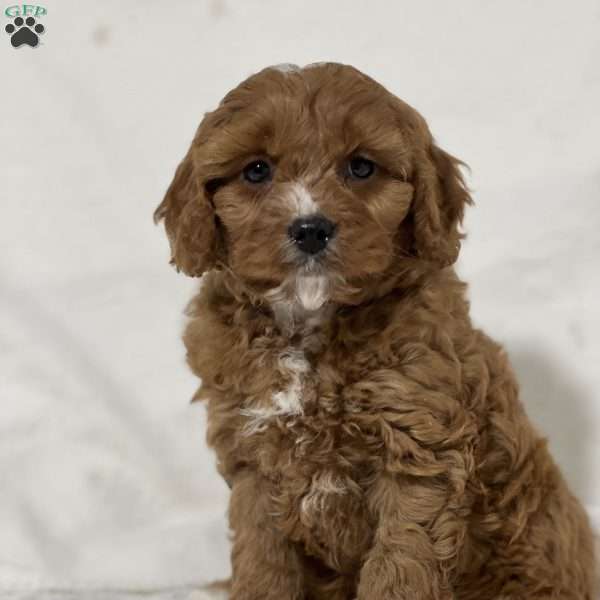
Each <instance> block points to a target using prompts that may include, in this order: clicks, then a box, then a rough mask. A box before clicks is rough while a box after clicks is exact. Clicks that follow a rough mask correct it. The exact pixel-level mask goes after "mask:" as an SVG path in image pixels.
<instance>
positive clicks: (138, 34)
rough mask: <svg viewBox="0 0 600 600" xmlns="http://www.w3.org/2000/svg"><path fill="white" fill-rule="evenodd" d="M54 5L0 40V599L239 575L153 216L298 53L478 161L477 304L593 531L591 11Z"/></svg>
mask: <svg viewBox="0 0 600 600" xmlns="http://www.w3.org/2000/svg"><path fill="white" fill-rule="evenodd" d="M44 5H45V6H46V7H47V9H48V15H47V16H46V17H44V18H43V23H44V24H45V26H46V29H47V32H46V34H45V35H44V36H43V44H42V45H40V46H39V47H38V48H36V49H31V48H28V47H22V48H20V49H18V50H15V49H13V48H12V47H11V46H10V44H9V41H8V36H7V35H6V34H5V33H4V32H3V31H2V32H0V34H1V35H2V36H3V39H0V42H1V43H0V60H1V64H2V80H3V85H2V88H3V92H2V110H1V115H2V117H1V118H2V127H1V132H2V136H1V138H0V149H1V160H0V174H1V188H0V189H1V194H2V207H1V208H2V210H1V213H0V386H1V387H0V481H1V484H0V485H1V491H0V590H2V591H4V592H5V593H7V594H8V592H10V591H12V592H13V593H15V594H17V592H19V591H20V592H19V593H20V594H21V595H23V593H24V592H27V591H29V592H31V593H33V595H27V594H25V596H23V597H32V598H33V597H35V598H38V597H40V592H39V591H35V590H39V589H41V588H53V589H68V588H74V589H91V588H94V589H105V590H107V589H108V590H110V589H122V590H143V589H148V590H152V589H159V588H169V587H175V588H177V587H178V586H188V585H194V584H197V583H199V582H203V581H207V580H210V579H213V578H215V577H220V576H225V575H226V574H227V572H228V546H227V538H226V536H227V532H226V524H225V510H226V501H227V489H226V487H225V485H224V484H223V483H222V482H221V481H220V479H219V478H218V477H217V475H216V473H215V469H214V464H213V457H212V454H211V452H210V451H209V450H207V448H206V446H205V443H204V408H203V407H202V406H190V405H189V404H188V400H189V399H190V398H191V396H192V394H193V392H194V390H195V386H196V382H195V381H194V379H193V377H192V376H191V375H190V374H189V373H188V371H187V369H186V367H185V365H184V358H183V347H182V344H181V342H180V339H179V335H180V331H181V327H182V323H183V317H182V314H181V313H182V310H183V307H184V305H185V303H186V301H187V299H188V298H189V297H190V295H191V293H192V290H193V289H194V286H195V285H196V283H195V282H193V281H191V280H187V279H186V278H184V277H183V276H178V275H176V273H175V272H174V271H173V270H171V269H170V268H169V266H168V264H167V259H168V246H167V242H166V239H165V236H164V232H163V231H162V228H161V229H157V228H155V227H154V226H153V224H152V219H151V215H152V211H153V209H154V208H155V206H156V205H157V204H158V202H159V201H160V200H161V197H162V194H163V192H164V190H165V188H166V186H167V185H168V183H169V181H170V178H171V176H172V174H173V172H174V169H175V167H176V165H177V163H178V161H179V160H180V159H181V157H182V156H183V154H184V152H185V150H186V149H187V144H188V143H189V141H190V139H191V137H192V135H193V132H194V130H195V127H196V126H197V124H198V122H199V120H200V118H201V116H202V114H203V112H204V111H206V110H209V109H211V108H213V107H214V106H215V105H216V103H217V102H218V100H219V99H220V98H221V97H222V96H223V95H224V94H225V92H226V91H228V90H229V89H230V88H231V87H233V86H234V85H236V84H237V83H238V82H239V81H240V80H241V79H243V78H244V77H246V76H247V75H249V74H250V73H252V72H254V71H256V70H258V69H260V68H262V67H263V66H265V65H268V64H273V63H281V62H294V63H299V64H305V63H308V62H313V61H319V60H334V61H340V62H345V63H351V64H354V65H355V66H357V67H359V68H361V69H362V70H364V71H366V72H367V73H369V74H371V75H372V76H374V77H375V78H376V79H378V80H380V81H381V82H382V83H384V84H385V85H386V86H388V87H389V88H390V89H391V90H392V91H393V92H395V93H396V94H398V95H399V96H401V97H402V98H404V99H405V100H406V101H408V102H409V103H411V104H412V105H414V106H415V107H417V108H418V109H419V110H420V111H421V112H422V114H424V115H425V116H426V118H427V119H428V120H429V123H430V126H431V128H432V131H433V132H434V134H435V135H436V137H437V139H438V141H439V143H440V144H441V145H442V146H443V147H444V148H446V149H447V150H449V151H450V152H452V153H454V154H456V155H457V156H459V157H461V158H463V159H464V160H466V161H467V162H468V163H469V164H470V166H471V168H472V176H471V178H470V181H471V185H472V187H473V189H474V197H475V200H476V203H477V206H476V207H475V208H473V209H471V210H470V212H469V215H468V219H467V223H466V227H467V230H468V232H469V239H468V242H467V243H466V244H465V246H464V251H463V254H462V259H461V262H460V266H459V270H460V273H461V274H462V275H463V276H464V277H465V278H466V279H467V280H468V281H469V282H470V284H471V286H470V297H471V299H472V308H473V315H474V319H475V321H476V322H477V324H479V325H481V326H482V327H484V328H485V329H486V330H487V331H488V332H490V333H491V334H493V335H494V336H495V337H496V338H497V339H499V340H501V341H502V342H503V343H505V344H506V346H507V347H508V350H509V352H510V354H511V356H512V359H513V362H514V365H515V367H516V370H517V372H518V374H519V376H520V379H521V382H522V390H523V399H524V402H525V403H526V405H527V407H528V410H529V412H530V414H531V416H532V418H533V419H534V420H535V421H536V422H537V423H539V425H540V427H541V428H542V429H543V430H545V432H546V433H547V434H548V435H549V436H550V443H551V447H552V448H553V450H554V453H555V456H556V458H557V460H558V462H559V463H560V464H561V465H562V467H563V468H564V471H565V474H566V477H567V479H568V480H569V481H570V482H571V484H572V486H573V488H574V490H575V491H576V492H577V493H578V494H579V496H580V497H581V498H582V500H583V501H584V503H585V504H586V506H587V508H588V509H589V511H590V514H591V515H592V517H593V519H594V520H595V523H596V524H597V526H600V469H599V464H600V397H599V396H600V392H599V390H600V369H599V365H600V307H599V303H598V294H599V293H600V266H599V261H600V198H599V192H600V151H599V148H598V145H599V139H600V135H599V134H600V112H599V111H598V106H600V69H599V59H600V37H599V36H598V31H599V29H600V6H599V5H598V3H597V2H595V1H586V0H579V1H577V2H572V3H570V4H569V5H568V6H567V5H566V4H565V3H564V2H560V1H558V0H556V1H552V2H551V1H547V2H543V3H542V2H534V1H529V0H511V1H507V0H504V1H503V2H485V1H481V0H469V1H462V0H461V1H458V2H452V3H446V2H429V1H427V2H423V1H419V2H416V1H411V2H407V1H403V0H398V1H397V2H383V1H381V0H371V1H370V2H362V1H358V0H356V1H355V0H352V1H350V0H345V1H344V2H341V1H339V2H332V1H326V0H319V1H316V0H303V1H302V2H296V1H293V0H264V1H258V0H244V1H242V0H238V1H233V0H212V1H206V2H201V1H197V2H193V1H191V0H190V1H184V0H181V1H171V2H167V1H166V0H164V1H162V2H158V1H154V0H147V1H145V2H143V1H141V0H129V1H127V2H117V1H115V0H111V1H102V2H100V1H97V2H89V1H83V0H79V1H77V2H76V1H75V0H60V1H58V0H53V1H49V2H46V3H45V4H44ZM7 21H8V20H7V19H4V21H3V23H6V22H7ZM2 28H4V25H3V27H2ZM56 594H58V595H59V596H60V594H59V593H58V592H56ZM56 594H55V595H52V597H53V598H54V597H58V596H56ZM17 595H18V594H17ZM109 596H110V597H113V596H112V595H110V594H109ZM109 596H107V597H109ZM85 597H88V596H85ZM103 597H104V596H103ZM165 597H166V596H165Z"/></svg>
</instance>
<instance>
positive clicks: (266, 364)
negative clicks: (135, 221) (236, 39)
mask: <svg viewBox="0 0 600 600" xmlns="http://www.w3.org/2000/svg"><path fill="white" fill-rule="evenodd" d="M460 165H461V163H460V161H458V160H457V159H455V158H453V157H452V156H451V155H449V154H447V153H446V152H445V151H444V150H442V149H440V148H439V147H438V146H437V145H436V144H435V143H434V141H433V139H432V136H431V133H430V132H429V129H428V127H427V125H426V123H425V121H424V120H423V118H422V117H421V116H420V115H419V114H418V113H417V112H416V111H415V110H414V109H412V108H411V107H410V106H408V105H407V104H405V103H404V102H402V101H401V100H399V99H398V98H396V97H395V96H393V95H392V94H390V93H389V92H388V91H387V90H386V89H384V88H383V87H382V86H381V85H379V84H378V83H376V82H375V81H373V80H372V79H370V78H369V77H367V76H366V75H364V74H362V73H360V72H359V71H357V70H356V69H354V68H352V67H349V66H344V65H339V64H329V63H326V64H317V65H311V66H308V67H305V68H302V69H301V68H296V67H291V66H286V67H285V68H281V67H279V68H278V67H273V68H267V69H265V70H263V71H261V72H260V73H258V74H257V75H254V76H252V77H250V78H249V79H247V80H246V81H244V82H243V83H242V84H240V85H239V86H238V87H237V88H235V89H234V90H233V91H231V92H230V93H229V94H227V96H225V98H224V99H223V101H222V102H221V104H220V105H219V107H218V108H217V109H216V110H215V111H214V112H211V113H208V114H207V115H206V116H205V117H204V119H203V121H202V123H201V124H200V126H199V128H198V130H197V132H196V135H195V137H194V140H193V142H192V144H191V147H190V149H189V150H188V153H187V155H186V156H185V158H184V160H183V162H182V163H181V164H180V165H179V167H178V169H177V172H176V174H175V178H174V180H173V182H172V184H171V185H170V187H169V189H168V191H167V193H166V196H165V199H164V200H163V202H162V204H161V205H160V206H159V207H158V209H157V210H156V213H155V219H156V220H157V221H162V220H164V223H165V227H166V231H167V234H168V237H169V241H170V245H171V253H172V261H171V262H172V263H173V264H174V265H175V266H176V267H177V269H178V270H181V271H183V272H184V273H186V274H187V275H191V276H194V277H199V276H201V275H203V274H204V277H203V280H202V286H201V289H200V292H199V294H198V295H197V296H196V297H195V298H194V299H193V300H192V302H191V304H190V306H189V309H188V315H189V317H190V320H189V323H188V325H187V329H186V331H185V336H184V340H185V344H186V347H187V357H188V363H189V365H190V367H191V369H192V370H193V372H194V373H195V374H196V375H197V376H198V377H200V378H201V379H202V386H201V388H200V389H199V391H198V393H197V394H196V396H195V398H196V399H198V400H206V401H207V407H208V442H209V444H210V445H211V446H212V447H213V448H214V449H215V451H216V454H217V458H218V468H219V471H220V473H221V474H222V476H223V477H224V478H225V480H226V481H227V482H228V484H229V485H230V487H231V501H230V507H229V518H230V524H231V530H232V553H231V561H232V578H231V582H230V592H229V593H230V597H231V598H232V599H234V600H271V599H272V600H301V599H302V600H321V599H323V600H325V599H327V600H350V599H355V598H357V599H358V600H367V599H368V600H384V599H386V600H388V599H403V600H404V599H406V600H409V599H410V600H426V599H427V600H438V599H440V600H442V599H443V600H450V599H452V600H500V599H505V600H506V599H527V600H534V599H550V598H553V599H558V598H561V599H564V600H567V599H572V600H592V598H593V594H594V591H593V587H594V584H593V578H594V576H593V571H594V558H593V549H592V535H591V533H590V528H589V525H588V521H587V519H586V516H585V513H584V511H583V509H582V508H581V506H580V505H579V503H578V502H577V500H576V499H575V498H574V497H573V496H572V494H571V493H570V492H569V490H568V489H567V486H566V484H565V482H564V480H563V478H562V476H561V474H560V473H559V470H558V468H557V467H556V465H555V464H554V462H553V461H552V458H551V457H550V455H549V453H548V449H547V447H546V442H545V441H544V439H543V438H541V437H540V435H539V434H538V433H537V432H536V431H535V429H534V427H533V426H532V425H531V423H530V422H529V421H528V419H527V416H526V414H525V412H524V410H523V406H522V405H521V402H520V401H519V395H518V387H517V383H516V381H515V377H514V374H513V373H512V371H511V368H510V366H509V362H508V359H507V357H506V354H505V353H504V351H503V350H502V348H501V347H499V346H498V345H497V344H496V343H494V342H493V341H492V340H491V339H490V338H488V337H487V336H486V335H485V334H484V333H482V332H481V331H479V330H477V329H474V328H473V326H472V324H471V321H470V318H469V306H468V302H467V300H466V299H465V284H464V283H462V282H461V281H460V280H459V279H458V278H457V276H456V273H455V272H454V270H453V268H452V265H453V263H454V262H455V261H456V258H457V255H458V252H459V247H460V240H461V237H462V236H461V233H460V230H459V226H460V223H461V220H462V217H463V211H464V209H465V206H466V205H468V204H470V203H471V199H470V197H469V193H468V190H467V188H466V187H465V183H464V181H463V178H462V176H461V173H460V170H459V167H460Z"/></svg>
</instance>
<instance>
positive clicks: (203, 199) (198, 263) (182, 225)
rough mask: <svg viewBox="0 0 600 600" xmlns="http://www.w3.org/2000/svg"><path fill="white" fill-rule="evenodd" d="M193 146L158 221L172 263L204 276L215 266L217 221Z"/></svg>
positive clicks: (191, 272)
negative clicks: (197, 165) (165, 235)
mask: <svg viewBox="0 0 600 600" xmlns="http://www.w3.org/2000/svg"><path fill="white" fill-rule="evenodd" d="M192 149H193V144H192V148H190V150H189V151H188V153H187V155H186V156H185V158H184V159H183V161H181V163H180V165H179V166H178V167H177V171H176V172H175V177H174V178H173V181H172V182H171V185H170V186H169V189H168V190H167V193H166V194H165V197H164V199H163V201H162V203H161V204H160V206H159V207H158V208H157V209H156V211H155V212H154V222H155V223H158V222H160V221H162V220H164V222H165V229H166V231H167V236H168V237H169V244H170V245H171V264H173V265H175V267H176V268H177V270H178V271H180V270H181V271H183V272H184V273H185V274H186V275H191V276H192V277H200V275H202V273H204V272H205V271H208V270H210V269H211V268H212V267H213V266H214V265H215V260H216V257H215V254H216V234H217V232H216V220H215V214H214V210H213V207H212V204H211V202H210V199H209V197H208V191H207V189H205V184H204V181H203V179H202V177H201V174H200V173H198V172H197V169H196V168H195V166H194V161H193V159H192Z"/></svg>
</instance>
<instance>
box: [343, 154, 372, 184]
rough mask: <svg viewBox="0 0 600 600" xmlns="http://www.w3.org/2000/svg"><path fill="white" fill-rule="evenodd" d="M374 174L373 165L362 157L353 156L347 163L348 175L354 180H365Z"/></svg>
mask: <svg viewBox="0 0 600 600" xmlns="http://www.w3.org/2000/svg"><path fill="white" fill-rule="evenodd" d="M374 172H375V163H374V162H373V161H372V160H369V159H368V158H365V157H364V156H354V157H352V158H351V159H350V161H349V162H348V174H349V175H350V177H354V178H355V179H367V178H368V177H371V175H373V173H374Z"/></svg>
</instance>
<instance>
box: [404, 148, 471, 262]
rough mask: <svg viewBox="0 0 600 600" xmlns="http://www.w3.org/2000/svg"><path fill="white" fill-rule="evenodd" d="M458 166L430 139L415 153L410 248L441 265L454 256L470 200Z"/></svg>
mask: <svg viewBox="0 0 600 600" xmlns="http://www.w3.org/2000/svg"><path fill="white" fill-rule="evenodd" d="M461 166H465V165H464V163H463V162H461V161H460V160H458V159H457V158H454V157H453V156H451V155H450V154H448V153H447V152H445V151H444V150H442V149H441V148H438V147H437V146H436V145H435V144H434V143H433V141H431V142H430V143H429V147H428V148H427V149H426V150H424V151H422V153H421V155H420V156H419V157H418V160H417V165H416V171H415V175H414V177H415V181H414V184H415V194H414V199H413V208H412V212H413V226H414V231H413V235H414V251H415V253H416V255H417V256H418V257H420V258H423V259H425V260H427V261H430V262H434V263H436V264H438V265H440V266H442V267H444V266H448V265H451V264H453V263H454V262H455V261H456V259H457V258H458V252H459V250H460V240H461V239H462V238H463V237H464V235H463V234H462V233H461V232H460V229H459V228H460V225H461V223H462V219H463V214H464V210H465V206H466V205H467V204H472V203H473V201H472V200H471V196H470V195H469V191H468V189H467V186H466V184H465V181H464V178H463V175H462V173H461V171H460V167H461Z"/></svg>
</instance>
